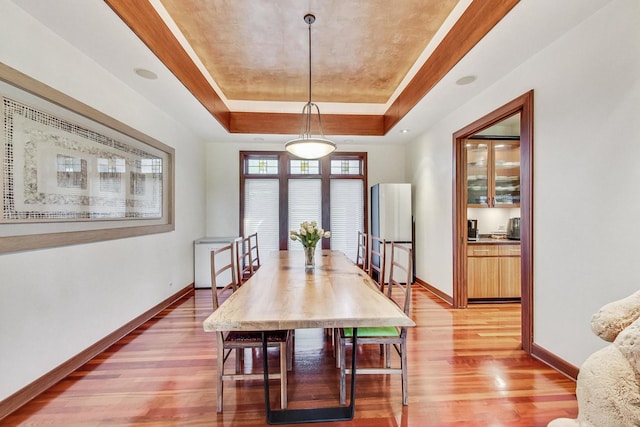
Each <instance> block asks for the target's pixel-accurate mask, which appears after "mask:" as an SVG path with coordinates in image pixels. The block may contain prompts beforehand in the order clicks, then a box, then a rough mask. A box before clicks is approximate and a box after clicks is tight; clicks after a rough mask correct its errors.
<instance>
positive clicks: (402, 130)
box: [400, 129, 411, 133]
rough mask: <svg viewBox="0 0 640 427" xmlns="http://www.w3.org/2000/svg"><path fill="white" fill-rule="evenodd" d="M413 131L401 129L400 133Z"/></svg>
mask: <svg viewBox="0 0 640 427" xmlns="http://www.w3.org/2000/svg"><path fill="white" fill-rule="evenodd" d="M409 132H411V130H410V129H400V133H409Z"/></svg>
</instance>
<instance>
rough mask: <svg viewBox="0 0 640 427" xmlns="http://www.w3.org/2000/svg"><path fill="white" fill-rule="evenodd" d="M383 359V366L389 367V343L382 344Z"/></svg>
mask: <svg viewBox="0 0 640 427" xmlns="http://www.w3.org/2000/svg"><path fill="white" fill-rule="evenodd" d="M384 360H385V366H386V367H387V368H391V344H385V345H384Z"/></svg>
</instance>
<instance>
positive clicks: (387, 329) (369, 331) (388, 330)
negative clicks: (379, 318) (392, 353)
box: [343, 326, 400, 338]
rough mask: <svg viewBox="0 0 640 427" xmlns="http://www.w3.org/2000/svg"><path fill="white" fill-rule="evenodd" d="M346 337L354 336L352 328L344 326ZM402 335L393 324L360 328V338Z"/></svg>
mask: <svg viewBox="0 0 640 427" xmlns="http://www.w3.org/2000/svg"><path fill="white" fill-rule="evenodd" d="M343 331H344V336H345V337H349V338H351V337H353V329H352V328H344V329H343ZM398 335H400V334H399V333H398V330H397V329H396V328H394V327H393V326H378V327H372V328H358V338H365V337H397V336H398Z"/></svg>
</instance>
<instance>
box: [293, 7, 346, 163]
mask: <svg viewBox="0 0 640 427" xmlns="http://www.w3.org/2000/svg"><path fill="white" fill-rule="evenodd" d="M315 21H316V17H315V16H314V15H312V14H310V13H309V14H307V15H305V16H304V22H306V23H307V24H308V25H309V101H308V102H307V103H306V104H305V106H304V107H303V108H302V124H301V125H300V136H299V137H298V138H296V139H292V140H291V141H289V142H287V143H286V144H285V146H284V148H285V149H286V150H287V151H288V152H289V153H291V154H293V155H294V156H296V157H300V158H302V159H319V158H320V157H324V156H326V155H327V154H329V153H331V152H333V151H334V150H335V149H336V144H335V143H334V142H333V141H330V140H328V139H327V138H325V137H324V132H323V131H322V120H321V118H320V108H318V106H317V105H316V104H314V103H313V102H311V24H313V23H314V22H315ZM314 108H315V110H316V112H317V114H318V129H319V131H320V136H312V135H311V124H312V122H313V109H314Z"/></svg>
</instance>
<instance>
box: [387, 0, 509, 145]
mask: <svg viewBox="0 0 640 427" xmlns="http://www.w3.org/2000/svg"><path fill="white" fill-rule="evenodd" d="M519 1H520V0H494V1H490V2H489V1H486V0H474V1H473V2H472V3H471V4H470V5H469V6H468V7H467V9H466V10H465V11H464V13H463V14H462V16H460V18H459V19H458V21H457V22H456V23H455V24H454V25H453V27H452V28H451V30H450V31H449V32H448V33H447V35H446V36H445V37H444V38H443V39H442V41H441V42H440V44H439V45H438V46H437V47H436V49H435V50H434V51H433V53H432V54H431V55H430V56H429V58H428V59H427V60H426V62H425V63H424V65H423V66H422V67H421V68H420V70H419V71H418V72H417V73H416V75H415V76H414V77H413V79H412V80H411V81H410V82H409V84H408V85H407V87H406V88H405V89H404V90H403V91H402V93H400V95H399V96H398V98H396V100H395V101H394V102H393V104H391V106H390V107H389V109H388V110H387V111H386V113H385V133H387V132H389V130H391V128H392V127H393V126H395V125H396V124H397V123H398V122H399V121H400V120H401V119H402V118H403V117H404V116H405V115H406V114H407V113H408V112H409V111H410V110H411V109H412V108H413V107H415V105H416V104H417V103H418V102H419V101H420V100H421V99H422V98H423V97H424V96H425V95H426V94H427V93H428V92H429V91H430V90H431V89H433V87H434V86H435V85H436V84H437V83H438V82H439V81H440V79H442V78H443V77H444V76H445V75H446V74H447V73H448V72H449V71H451V70H452V69H453V67H454V66H455V65H456V64H457V63H458V62H459V61H460V60H461V59H462V58H463V57H464V56H465V55H466V54H467V53H468V52H469V51H470V50H471V49H473V47H474V46H475V45H476V44H477V43H478V42H479V41H480V40H482V38H483V37H484V36H485V35H486V34H487V33H488V32H489V31H491V29H492V28H493V27H494V26H495V25H496V24H497V23H498V22H500V20H501V19H502V18H504V17H505V16H506V15H507V13H509V11H510V10H511V9H512V8H513V7H514V6H515V5H516V4H518V2H519Z"/></svg>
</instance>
